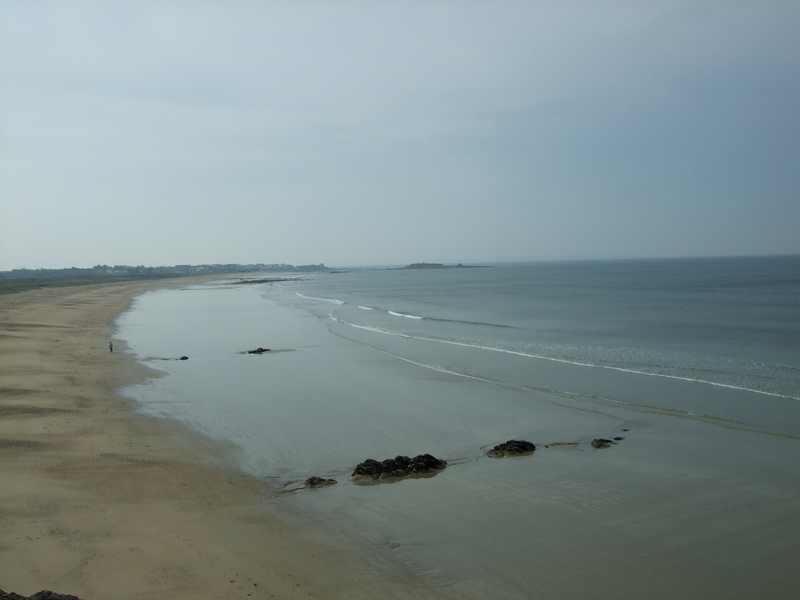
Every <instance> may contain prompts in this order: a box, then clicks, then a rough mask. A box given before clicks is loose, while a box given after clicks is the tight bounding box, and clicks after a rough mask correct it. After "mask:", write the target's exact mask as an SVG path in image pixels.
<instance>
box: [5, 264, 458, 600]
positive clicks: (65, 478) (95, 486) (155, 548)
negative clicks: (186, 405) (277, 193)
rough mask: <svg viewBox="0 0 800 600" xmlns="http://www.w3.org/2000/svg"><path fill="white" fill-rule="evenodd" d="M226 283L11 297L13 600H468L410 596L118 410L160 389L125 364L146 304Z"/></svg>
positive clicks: (216, 462)
mask: <svg viewBox="0 0 800 600" xmlns="http://www.w3.org/2000/svg"><path fill="white" fill-rule="evenodd" d="M217 279H223V278H222V277H219V276H205V277H199V278H180V279H175V280H159V281H148V282H126V283H119V284H115V283H112V284H99V285H90V286H81V287H75V288H48V289H42V290H34V291H29V292H21V293H19V294H12V295H7V296H3V297H0V357H2V364H3V367H4V368H3V371H2V372H0V457H2V461H0V477H2V481H3V486H2V488H1V489H0V511H2V515H3V519H2V521H0V588H2V589H4V590H5V591H7V592H11V591H13V592H17V593H19V594H23V595H26V596H27V595H31V594H34V593H36V592H38V591H40V590H42V589H50V590H53V591H56V592H59V593H64V594H71V595H76V596H78V597H80V598H82V599H84V600H94V599H99V598H119V599H128V598H131V599H132V598H140V597H142V596H149V595H151V594H160V595H162V596H164V597H169V598H187V599H188V598H193V599H198V598H219V597H228V596H232V595H241V596H243V597H247V596H250V597H253V598H270V597H293V596H298V597H299V596H303V597H311V598H338V597H342V596H345V595H346V596H348V597H353V598H365V599H366V598H392V597H405V595H404V591H407V590H408V589H409V587H408V586H409V585H413V595H414V596H415V597H419V598H445V597H453V596H452V595H451V594H448V593H446V591H445V590H441V589H435V588H432V587H431V588H429V587H426V586H425V585H424V584H423V583H421V582H418V581H417V582H414V583H413V584H410V582H408V581H407V580H405V578H404V577H402V576H400V575H398V574H397V573H396V572H394V571H392V572H390V569H389V567H388V565H385V564H382V563H381V562H380V559H379V558H377V557H374V556H366V555H365V553H364V552H363V550H362V549H361V548H359V547H357V545H356V544H355V543H353V542H352V540H349V539H347V538H346V537H345V536H344V535H342V534H341V533H337V532H336V531H334V530H333V528H325V527H324V526H320V523H312V522H311V521H310V520H309V521H308V522H303V521H302V520H301V522H291V523H289V522H287V515H281V514H278V512H277V509H275V507H274V506H271V505H270V503H269V494H266V493H265V492H266V491H267V490H268V484H267V483H266V482H264V481H260V480H258V479H255V478H252V477H249V476H247V475H246V474H244V473H242V472H241V471H240V470H239V469H238V468H237V467H236V465H235V462H234V460H233V459H232V457H233V453H234V450H233V449H231V448H226V447H225V446H224V445H223V444H222V443H219V442H216V441H213V440H209V439H206V438H203V437H202V436H201V435H200V434H197V433H194V432H192V431H190V430H189V428H188V427H186V426H184V425H182V424H180V423H178V422H175V421H171V420H166V419H158V418H153V417H147V416H143V415H140V414H137V413H136V412H134V410H133V407H132V403H131V401H129V400H127V399H125V398H122V397H120V396H119V395H117V394H116V391H117V390H119V389H120V388H122V387H124V386H126V385H130V384H132V383H135V382H140V381H142V380H144V379H146V378H148V377H153V376H157V373H156V372H154V371H152V370H150V369H148V368H147V367H146V366H144V365H141V364H139V363H137V362H136V361H135V360H133V359H132V357H130V356H129V355H127V354H126V353H125V352H114V353H109V351H108V342H109V341H110V340H112V336H113V332H114V320H115V318H116V317H117V315H119V314H120V313H122V312H123V311H125V310H126V309H127V308H128V307H129V306H130V303H131V301H132V299H133V298H134V297H136V296H138V295H140V294H142V293H144V292H147V291H151V290H156V289H164V288H170V287H173V288H175V287H183V286H186V285H190V284H193V283H199V282H201V281H211V280H217ZM120 349H122V344H120ZM295 517H296V515H295ZM312 529H313V530H312ZM392 568H393V569H394V567H392Z"/></svg>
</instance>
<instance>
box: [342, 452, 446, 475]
mask: <svg viewBox="0 0 800 600" xmlns="http://www.w3.org/2000/svg"><path fill="white" fill-rule="evenodd" d="M446 466H447V462H446V461H444V460H441V459H438V458H436V457H435V456H432V455H430V454H419V455H417V456H415V457H414V458H409V457H408V456H395V457H394V458H387V459H386V460H384V461H381V462H378V461H377V460H374V459H372V458H368V459H367V460H365V461H364V462H362V463H360V464H359V465H358V466H357V467H356V468H355V471H353V474H352V475H351V476H350V479H351V480H352V481H363V480H377V479H397V478H400V477H408V476H409V475H411V474H412V473H431V472H433V471H439V470H441V469H444V468H445V467H446Z"/></svg>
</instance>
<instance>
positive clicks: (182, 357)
mask: <svg viewBox="0 0 800 600" xmlns="http://www.w3.org/2000/svg"><path fill="white" fill-rule="evenodd" d="M178 360H189V357H188V356H181V357H180V358H179V359H178Z"/></svg>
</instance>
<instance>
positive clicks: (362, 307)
mask: <svg viewBox="0 0 800 600" xmlns="http://www.w3.org/2000/svg"><path fill="white" fill-rule="evenodd" d="M358 308H360V309H362V310H375V309H374V308H372V307H371V306H361V305H359V307H358Z"/></svg>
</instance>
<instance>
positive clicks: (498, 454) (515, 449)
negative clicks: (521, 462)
mask: <svg viewBox="0 0 800 600" xmlns="http://www.w3.org/2000/svg"><path fill="white" fill-rule="evenodd" d="M535 450H536V446H534V445H533V444H532V443H531V442H526V441H525V440H508V441H507V442H503V443H502V444H497V446H495V447H494V448H492V449H491V450H489V451H488V452H487V453H486V455H487V456H491V457H492V458H503V457H504V456H520V455H522V454H532V453H533V452H534V451H535Z"/></svg>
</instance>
